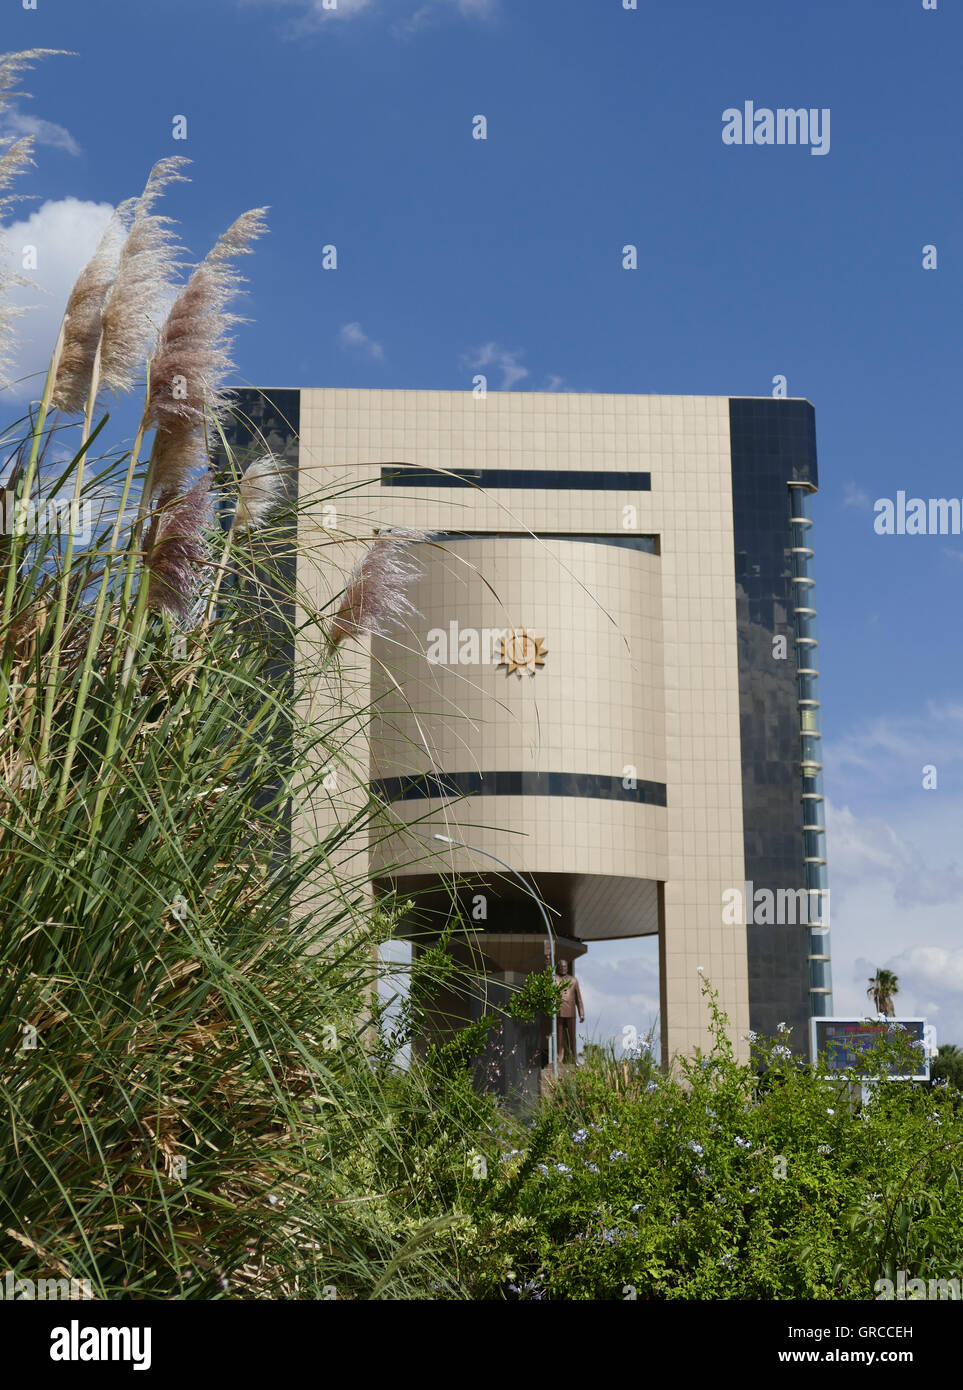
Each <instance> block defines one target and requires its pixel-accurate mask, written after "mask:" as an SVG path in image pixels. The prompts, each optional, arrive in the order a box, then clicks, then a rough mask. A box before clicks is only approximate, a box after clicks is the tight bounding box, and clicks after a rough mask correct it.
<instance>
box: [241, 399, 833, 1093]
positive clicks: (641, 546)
mask: <svg viewBox="0 0 963 1390" xmlns="http://www.w3.org/2000/svg"><path fill="white" fill-rule="evenodd" d="M241 404H242V408H243V411H244V413H245V414H246V416H247V417H248V419H249V422H250V426H249V428H248V429H247V430H246V431H241V432H240V434H239V435H238V437H237V442H239V443H240V444H242V445H244V444H245V443H246V442H251V447H252V448H253V447H260V444H261V443H265V442H266V443H267V444H268V446H269V447H271V448H273V449H274V450H275V451H276V452H278V453H285V454H286V456H287V458H288V460H289V461H290V462H292V463H294V462H296V464H297V476H298V479H299V488H300V491H301V494H302V496H303V497H305V498H309V497H310V498H312V499H313V501H312V506H311V510H310V512H309V515H308V518H307V519H306V520H305V521H304V522H303V524H302V530H301V533H300V535H299V544H298V577H299V581H300V583H301V584H302V586H303V587H304V589H305V590H306V591H307V592H308V593H309V594H310V595H311V596H312V599H313V600H314V601H317V602H318V603H323V602H328V601H329V600H330V599H331V598H332V596H333V595H335V594H337V592H338V590H339V589H341V588H342V587H343V585H344V577H345V575H346V573H347V572H348V570H349V569H350V567H351V565H352V564H353V563H354V562H355V560H356V559H357V557H358V555H359V554H360V553H362V552H363V549H364V546H365V545H366V544H368V543H370V541H371V538H372V536H373V535H374V534H375V533H376V532H381V533H384V532H386V531H387V532H389V533H391V532H394V533H397V532H398V531H399V529H400V530H401V531H402V533H404V532H406V531H411V530H414V531H417V533H418V535H419V537H421V539H418V540H416V541H413V542H410V543H409V551H410V558H411V559H412V560H413V561H414V562H415V564H416V566H417V576H416V577H415V579H414V580H413V582H412V584H411V586H410V589H409V596H410V599H411V603H412V605H413V612H412V613H410V614H409V615H408V616H407V617H406V618H405V620H404V623H403V624H402V625H401V626H399V627H398V628H397V629H396V630H395V631H394V632H393V633H392V635H390V636H388V637H377V638H375V639H374V640H372V641H370V642H369V643H367V644H348V646H347V647H346V648H345V649H344V653H345V665H344V667H343V669H342V670H341V671H340V672H339V675H338V680H341V681H343V680H345V679H350V680H351V681H352V682H353V683H354V687H355V689H356V690H357V691H359V692H360V693H361V694H362V695H363V696H364V697H365V699H364V703H366V704H369V707H370V711H371V718H370V720H368V719H366V720H365V721H364V727H363V728H361V727H359V729H358V731H357V740H358V742H357V744H356V748H363V749H364V753H363V756H364V757H365V758H367V759H368V763H367V766H368V772H369V781H370V784H371V785H373V786H374V787H375V789H376V791H377V792H378V794H379V795H380V796H381V798H382V799H383V801H384V802H385V804H386V806H387V807H388V808H389V809H390V814H391V818H392V821H393V826H394V828H393V829H392V830H391V832H390V833H385V834H383V835H379V836H375V837H372V843H371V845H370V850H369V853H370V879H371V882H372V885H373V888H374V891H377V890H378V889H379V888H385V887H394V888H397V889H399V890H400V891H401V892H402V893H403V894H404V895H405V896H408V897H411V898H412V900H413V901H414V902H415V903H416V908H417V910H416V916H419V917H420V920H421V922H422V924H424V923H431V922H432V921H434V922H435V923H437V924H438V926H439V929H440V926H441V925H442V924H443V923H444V922H445V921H446V920H448V919H450V916H451V911H452V902H453V900H454V899H457V900H458V902H459V905H460V908H461V910H462V915H463V917H464V919H465V921H467V922H468V923H470V926H471V931H470V932H469V933H468V934H467V936H465V937H464V939H463V949H464V951H465V952H466V953H467V955H470V956H471V957H472V959H474V960H475V962H476V963H479V962H480V964H481V967H482V968H483V970H484V971H485V973H486V974H487V975H488V977H489V979H490V982H491V987H492V990H493V991H494V992H495V993H496V994H497V992H498V991H499V989H501V988H505V987H507V986H510V985H511V984H513V983H514V982H516V981H518V980H520V979H522V978H523V977H524V974H525V973H526V972H527V971H528V970H530V969H532V968H542V967H543V965H544V962H545V947H546V931H545V926H544V921H543V917H542V914H541V911H540V909H539V905H538V903H537V902H536V900H535V899H534V898H533V897H532V895H531V892H529V891H528V889H527V887H526V886H525V885H528V886H530V887H533V888H534V889H535V890H536V891H537V893H538V895H539V896H540V897H541V898H542V899H543V901H544V903H545V905H546V906H547V908H548V911H549V918H550V921H551V923H552V925H553V928H554V931H555V934H556V936H557V940H558V947H557V949H558V953H559V954H560V955H562V956H565V957H567V958H568V959H570V960H574V959H575V958H576V957H577V956H579V955H581V954H582V953H584V952H585V951H586V950H589V951H590V950H591V946H592V943H593V942H597V941H604V940H612V939H614V938H621V937H638V936H657V937H658V941H659V956H660V991H661V1027H662V1049H663V1055H664V1057H665V1059H666V1060H668V1059H669V1058H670V1057H671V1056H672V1055H674V1054H675V1053H679V1052H682V1053H690V1052H691V1051H692V1050H693V1049H694V1048H695V1047H697V1046H705V1045H706V1043H707V1040H708V1034H707V1022H708V1015H707V1010H706V1007H705V1002H704V1000H703V998H702V995H701V983H702V978H703V977H706V978H708V979H709V980H710V981H711V983H712V985H713V986H714V987H715V988H716V989H717V990H718V991H719V995H720V1003H721V1005H722V1007H723V1008H724V1009H725V1011H726V1012H727V1013H728V1015H729V1017H730V1020H731V1023H732V1031H733V1036H734V1039H735V1041H736V1044H737V1048H738V1049H739V1050H740V1052H741V1053H742V1054H744V1053H745V1044H744V1043H743V1042H742V1041H741V1040H742V1039H743V1037H744V1035H746V1034H747V1033H748V1031H749V1030H750V1029H755V1030H758V1031H760V1032H764V1033H774V1032H775V1031H776V1029H777V1027H778V1025H779V1024H780V1023H787V1024H789V1025H790V1026H791V1027H792V1029H793V1032H792V1034H791V1042H792V1045H793V1046H794V1048H795V1049H796V1050H797V1051H799V1052H801V1053H804V1052H805V1050H806V1047H807V1038H808V1032H809V1029H808V1023H809V1019H810V1017H811V1016H812V1015H813V1014H823V1013H829V1012H831V994H830V988H831V986H830V971H829V946H828V941H829V937H828V912H827V911H826V904H827V901H828V899H827V896H826V888H827V885H826V858H825V849H824V831H823V796H822V783H821V756H820V733H819V694H818V674H817V668H818V661H817V657H816V653H817V638H816V606H815V600H814V581H813V575H812V561H813V549H814V547H813V541H812V522H811V519H810V501H811V497H812V495H813V493H814V492H815V491H816V486H817V475H816V446H815V424H814V413H813V408H812V406H811V405H810V404H809V403H808V402H806V401H803V400H776V399H769V398H762V399H728V398H724V397H723V398H716V397H701V396H693V397H688V396H686V397H667V396H617V395H569V394H534V393H526V392H512V393H499V394H489V395H487V396H485V395H479V394H473V393H472V392H457V391H368V390H328V389H322V390H300V391H297V390H270V391H266V392H264V393H257V392H245V393H242V402H241ZM252 441H253V442H252ZM331 680H332V676H331V674H330V672H329V671H326V672H325V673H322V674H319V676H318V683H319V684H318V692H317V696H318V699H319V701H322V702H323V701H324V700H325V699H326V698H328V695H327V693H326V683H329V682H330V681H331ZM369 702H370V703H369ZM357 796H358V788H357V787H356V786H355V787H352V786H351V785H344V786H338V784H337V778H336V777H334V778H333V779H332V785H331V789H330V791H329V792H328V793H327V795H326V801H325V804H323V805H316V806H311V807H300V808H298V813H297V816H296V824H297V829H298V833H299V834H301V835H305V836H313V835H317V834H324V833H329V832H330V829H331V827H332V825H336V824H339V823H344V822H345V821H346V820H347V818H349V817H350V814H351V811H352V807H353V805H355V804H356V802H357ZM436 835H444V836H447V837H448V840H449V841H456V842H458V843H454V844H451V843H445V844H442V843H440V842H439V841H438V840H437V839H435V838H434V837H435V836H436ZM503 864H504V865H508V866H510V867H511V869H512V870H514V871H516V872H517V873H518V874H520V875H521V876H522V878H523V879H524V880H525V885H523V884H522V883H521V882H519V881H518V880H517V879H516V878H515V877H514V876H513V874H511V873H509V872H507V870H505V869H503V867H502V865H503ZM469 938H470V939H469ZM459 939H460V940H462V938H459ZM456 949H458V948H456ZM466 958H467V956H466ZM443 1002H444V1003H445V1006H446V1007H447V1008H448V1009H449V1011H451V1010H457V1009H458V1008H459V1007H462V1008H464V1007H465V1006H464V1003H463V1002H462V1004H461V1005H459V1004H458V1001H457V1000H455V999H454V998H452V999H450V1000H447V1001H443ZM638 1022H639V1021H638V1020H636V1019H632V1018H626V1020H625V1023H626V1025H632V1024H637V1023H638ZM529 1062H531V1058H529V1059H528V1061H527V1062H526V1061H524V1060H523V1061H522V1062H521V1063H519V1065H521V1066H522V1069H523V1070H524V1067H525V1066H526V1065H528V1063H529ZM508 1066H509V1063H508V1062H507V1061H506V1062H505V1067H506V1068H507V1067H508Z"/></svg>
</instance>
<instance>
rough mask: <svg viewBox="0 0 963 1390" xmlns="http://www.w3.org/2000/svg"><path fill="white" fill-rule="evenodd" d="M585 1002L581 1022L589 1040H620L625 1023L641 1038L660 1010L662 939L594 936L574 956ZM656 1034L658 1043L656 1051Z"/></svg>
mask: <svg viewBox="0 0 963 1390" xmlns="http://www.w3.org/2000/svg"><path fill="white" fill-rule="evenodd" d="M575 974H576V976H577V978H578V982H579V987H580V989H581V991H582V1002H583V1004H584V1005H585V1023H584V1025H582V1024H580V1025H579V1026H578V1033H579V1036H580V1037H581V1038H584V1039H585V1040H586V1041H588V1042H598V1043H607V1042H614V1043H615V1044H616V1046H617V1047H620V1046H621V1045H622V1042H623V1039H624V1038H625V1037H626V1034H625V1031H624V1030H625V1029H626V1028H634V1029H635V1030H636V1034H637V1035H638V1040H639V1041H640V1042H642V1041H643V1040H644V1038H645V1036H646V1034H647V1033H648V1032H649V1030H650V1029H651V1028H652V1027H653V1026H654V1024H655V1023H656V1021H657V1019H658V1014H659V955H658V939H657V938H656V937H654V936H652V937H640V938H637V939H636V940H632V941H626V940H624V939H623V940H620V941H593V942H590V943H589V948H588V951H587V952H586V954H585V955H584V956H580V957H579V959H578V960H577V961H576V962H575ZM658 1044H659V1039H658V1034H656V1039H655V1045H656V1051H658Z"/></svg>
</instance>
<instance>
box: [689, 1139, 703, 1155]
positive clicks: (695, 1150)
mask: <svg viewBox="0 0 963 1390" xmlns="http://www.w3.org/2000/svg"><path fill="white" fill-rule="evenodd" d="M689 1148H690V1149H691V1150H692V1152H693V1153H694V1154H698V1155H699V1157H700V1158H701V1157H702V1155H703V1154H704V1153H705V1149H704V1148H703V1147H702V1145H701V1144H697V1143H696V1141H695V1140H694V1139H690V1140H689Z"/></svg>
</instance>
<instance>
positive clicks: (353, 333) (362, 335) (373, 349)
mask: <svg viewBox="0 0 963 1390" xmlns="http://www.w3.org/2000/svg"><path fill="white" fill-rule="evenodd" d="M338 341H339V342H340V344H341V346H342V347H343V348H348V349H354V350H355V351H358V352H363V353H365V354H366V355H367V356H368V357H372V358H374V360H375V361H376V362H382V361H384V355H385V350H384V348H383V347H382V346H381V344H380V343H376V342H375V341H374V339H373V338H369V337H368V335H367V333H366V332H365V331H364V329H363V328H362V327H361V324H360V323H346V324H344V325H343V326H342V328H341V332H340V333H339V334H338Z"/></svg>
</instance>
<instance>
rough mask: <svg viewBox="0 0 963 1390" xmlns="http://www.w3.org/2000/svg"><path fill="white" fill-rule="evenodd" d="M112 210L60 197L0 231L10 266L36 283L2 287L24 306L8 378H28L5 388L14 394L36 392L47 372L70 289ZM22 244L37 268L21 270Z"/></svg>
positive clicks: (22, 395)
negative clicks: (32, 248)
mask: <svg viewBox="0 0 963 1390" xmlns="http://www.w3.org/2000/svg"><path fill="white" fill-rule="evenodd" d="M113 211H114V209H113V208H112V207H111V205H110V204H109V203H92V202H84V201H82V200H81V199H79V198H62V199H60V200H59V201H57V202H47V203H44V204H43V205H42V206H41V207H39V208H38V209H37V210H36V211H35V212H33V213H31V214H30V216H29V217H27V218H25V219H23V220H22V221H20V222H13V223H11V224H10V226H9V227H6V228H4V229H3V231H2V234H0V235H2V242H3V247H4V249H5V250H6V252H7V254H8V259H9V266H10V269H11V270H13V271H16V272H19V273H22V274H24V275H26V276H27V277H28V278H29V279H30V280H31V281H33V285H34V286H36V288H33V287H31V286H23V285H20V286H15V287H14V288H12V289H11V290H9V291H8V294H9V298H10V301H11V302H12V303H14V304H19V305H21V306H22V307H24V309H25V310H26V312H25V313H24V314H23V315H22V317H20V318H19V319H18V320H17V322H16V342H15V343H14V350H13V354H12V357H13V363H12V368H11V376H13V377H14V378H23V377H26V378H28V379H27V380H24V381H20V382H19V383H18V384H17V385H16V386H14V387H12V388H11V390H12V394H13V395H14V396H15V397H16V398H18V399H25V398H34V399H36V398H38V397H39V396H40V394H41V391H42V389H43V376H42V373H44V372H46V370H47V365H48V362H49V360H50V354H51V352H52V351H53V347H54V343H55V342H56V338H57V333H58V332H59V330H60V320H61V318H62V316H63V311H64V308H65V307H66V304H67V299H68V297H69V295H70V291H71V289H72V288H73V285H74V281H75V280H76V278H77V276H78V274H79V273H80V271H81V270H82V269H83V267H84V266H85V265H86V263H87V261H88V260H89V259H90V257H91V255H92V254H93V252H94V250H95V249H96V246H97V243H98V242H99V240H100V238H101V235H102V233H103V231H104V228H105V227H106V226H107V223H108V222H109V221H110V217H111V214H112V213H113ZM28 246H35V247H36V248H37V268H36V270H32V269H27V270H23V271H21V267H22V265H23V258H24V248H26V247H28ZM44 291H46V293H44Z"/></svg>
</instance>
